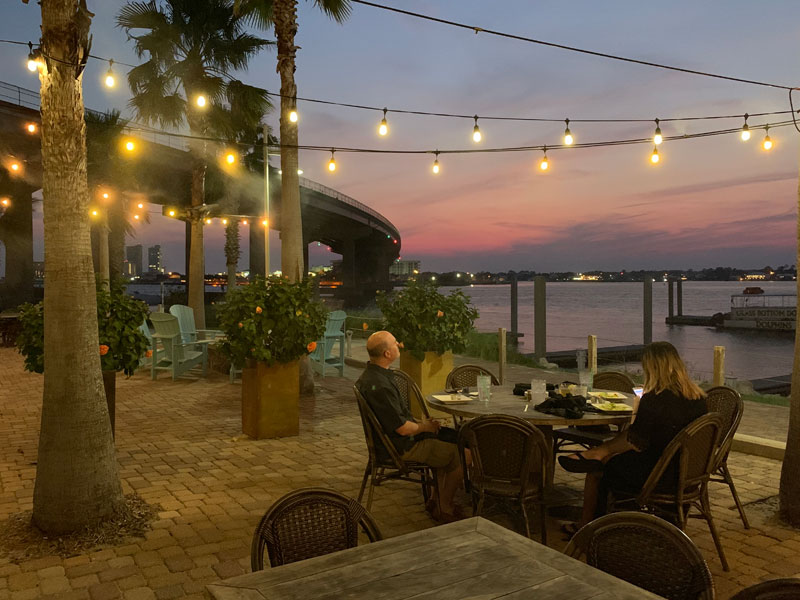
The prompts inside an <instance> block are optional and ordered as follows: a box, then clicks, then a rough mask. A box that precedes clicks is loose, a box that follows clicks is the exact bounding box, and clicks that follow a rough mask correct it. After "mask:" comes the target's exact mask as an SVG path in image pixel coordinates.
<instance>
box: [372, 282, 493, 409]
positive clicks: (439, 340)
mask: <svg viewBox="0 0 800 600" xmlns="http://www.w3.org/2000/svg"><path fill="white" fill-rule="evenodd" d="M377 303H378V307H379V308H380V309H381V312H383V318H384V323H385V328H386V329H387V330H389V331H391V332H392V334H393V335H394V336H395V338H397V340H398V341H399V342H401V344H402V350H401V352H400V368H401V369H402V370H403V371H405V372H406V373H408V374H409V375H410V376H411V378H412V379H414V381H415V382H416V383H417V385H418V386H419V387H420V390H422V393H423V394H424V395H426V396H427V395H429V394H432V393H434V392H437V391H439V390H443V389H444V387H445V380H446V379H447V374H448V373H450V371H452V370H453V352H463V351H464V350H465V349H466V345H467V335H468V334H469V333H470V331H472V327H473V324H474V323H475V319H476V318H477V317H478V311H477V309H475V308H473V307H472V306H470V299H469V298H468V297H467V296H465V295H464V293H463V292H462V291H461V290H454V291H452V292H451V293H450V294H448V295H447V296H445V295H444V294H441V293H439V291H438V289H437V287H436V285H435V284H433V283H432V282H423V283H419V282H412V283H410V284H409V285H408V286H407V287H405V288H404V289H402V290H400V291H398V292H395V293H393V294H390V295H387V294H385V293H383V292H379V293H378V296H377Z"/></svg>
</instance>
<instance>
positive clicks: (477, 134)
mask: <svg viewBox="0 0 800 600" xmlns="http://www.w3.org/2000/svg"><path fill="white" fill-rule="evenodd" d="M474 119H475V127H473V129H472V141H473V142H476V143H477V142H480V141H481V139H483V136H482V135H481V128H480V127H478V115H475V117H474Z"/></svg>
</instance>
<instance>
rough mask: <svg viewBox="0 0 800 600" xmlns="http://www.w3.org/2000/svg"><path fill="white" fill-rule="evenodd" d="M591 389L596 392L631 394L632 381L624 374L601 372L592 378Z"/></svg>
mask: <svg viewBox="0 0 800 600" xmlns="http://www.w3.org/2000/svg"><path fill="white" fill-rule="evenodd" d="M592 387H593V388H594V389H597V390H610V391H612V392H623V393H626V394H632V393H633V387H634V383H633V380H632V379H631V378H630V377H628V375H626V374H625V373H620V372H619V371H603V372H601V373H596V374H595V376H594V377H593V378H592Z"/></svg>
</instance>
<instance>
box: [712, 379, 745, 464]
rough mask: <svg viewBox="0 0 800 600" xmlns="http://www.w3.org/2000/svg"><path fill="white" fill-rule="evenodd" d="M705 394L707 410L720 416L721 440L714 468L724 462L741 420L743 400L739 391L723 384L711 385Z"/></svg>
mask: <svg viewBox="0 0 800 600" xmlns="http://www.w3.org/2000/svg"><path fill="white" fill-rule="evenodd" d="M706 394H707V396H706V406H707V407H708V412H714V413H717V414H719V416H720V417H721V418H722V432H721V440H720V443H719V450H718V453H717V458H716V463H717V464H716V465H715V469H714V470H716V469H717V468H719V466H720V465H721V464H722V463H723V462H725V460H726V459H727V458H728V454H729V453H730V451H731V445H733V436H734V435H736V430H737V429H739V424H740V423H741V422H742V414H743V413H744V402H743V401H742V397H741V395H740V394H739V392H737V391H736V390H734V389H733V388H729V387H727V386H724V385H719V386H716V387H713V388H711V389H710V390H708V392H706Z"/></svg>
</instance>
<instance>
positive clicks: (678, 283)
mask: <svg viewBox="0 0 800 600" xmlns="http://www.w3.org/2000/svg"><path fill="white" fill-rule="evenodd" d="M675 286H676V288H677V296H678V316H679V317H682V316H683V278H682V277H678V281H676V282H675Z"/></svg>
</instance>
